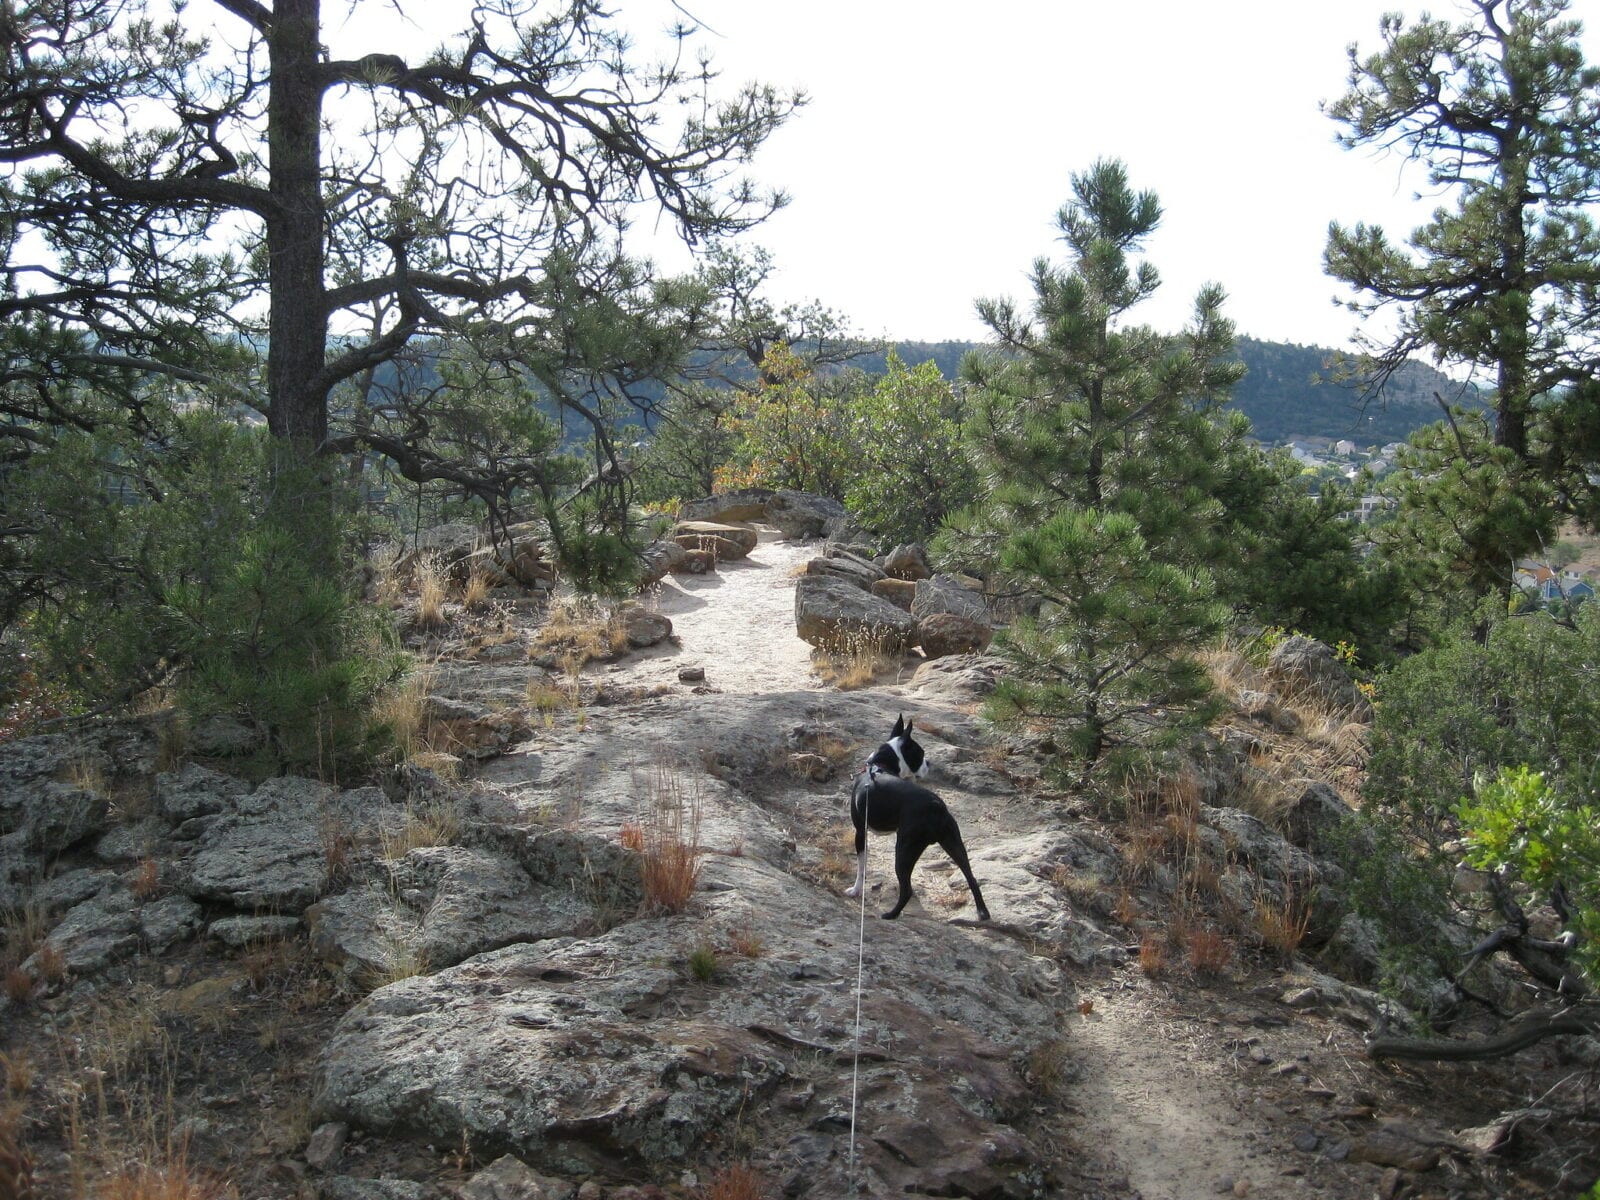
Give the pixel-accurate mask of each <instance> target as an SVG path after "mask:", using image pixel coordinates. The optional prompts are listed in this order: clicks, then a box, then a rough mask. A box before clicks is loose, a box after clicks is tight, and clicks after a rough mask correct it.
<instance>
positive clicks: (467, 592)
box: [461, 571, 492, 613]
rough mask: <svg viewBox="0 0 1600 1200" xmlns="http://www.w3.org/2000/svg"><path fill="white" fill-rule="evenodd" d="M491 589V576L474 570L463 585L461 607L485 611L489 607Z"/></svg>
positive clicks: (470, 610)
mask: <svg viewBox="0 0 1600 1200" xmlns="http://www.w3.org/2000/svg"><path fill="white" fill-rule="evenodd" d="M491 590H492V585H491V584H490V582H489V577H488V576H487V575H486V574H484V573H483V572H482V571H474V572H473V573H472V574H471V575H469V576H467V582H466V583H464V584H463V585H462V586H461V607H462V608H464V609H466V610H467V611H468V612H474V613H475V612H483V611H484V610H486V609H487V608H488V607H489V592H490V591H491Z"/></svg>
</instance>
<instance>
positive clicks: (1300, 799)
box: [1282, 782, 1355, 856]
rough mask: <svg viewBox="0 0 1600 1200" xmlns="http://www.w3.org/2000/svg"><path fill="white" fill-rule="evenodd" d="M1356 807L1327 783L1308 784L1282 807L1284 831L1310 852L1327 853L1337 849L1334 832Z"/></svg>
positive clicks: (1321, 854) (1322, 854)
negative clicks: (1346, 801)
mask: <svg viewBox="0 0 1600 1200" xmlns="http://www.w3.org/2000/svg"><path fill="white" fill-rule="evenodd" d="M1353 816H1355V810H1354V809H1353V808H1351V807H1350V806H1349V805H1348V804H1346V803H1345V801H1344V797H1342V796H1341V795H1339V793H1338V792H1336V791H1334V790H1333V789H1332V788H1331V787H1329V786H1328V785H1327V784H1326V783H1321V782H1315V783H1311V784H1309V785H1307V787H1306V789H1305V790H1304V791H1302V792H1301V793H1300V794H1299V795H1298V796H1297V797H1295V798H1294V799H1293V800H1292V801H1290V802H1289V804H1288V806H1287V807H1286V808H1285V809H1284V810H1283V814H1282V818H1283V832H1284V836H1286V837H1287V838H1288V839H1289V840H1290V841H1291V842H1293V843H1294V844H1295V845H1296V846H1299V847H1300V848H1301V849H1302V850H1307V851H1309V852H1311V853H1312V854H1315V855H1319V856H1326V855H1327V854H1330V853H1331V852H1333V851H1334V850H1335V849H1336V848H1337V840H1336V837H1337V833H1338V831H1339V830H1340V829H1341V828H1343V826H1344V824H1345V822H1347V821H1349V820H1350V818H1351V817H1353Z"/></svg>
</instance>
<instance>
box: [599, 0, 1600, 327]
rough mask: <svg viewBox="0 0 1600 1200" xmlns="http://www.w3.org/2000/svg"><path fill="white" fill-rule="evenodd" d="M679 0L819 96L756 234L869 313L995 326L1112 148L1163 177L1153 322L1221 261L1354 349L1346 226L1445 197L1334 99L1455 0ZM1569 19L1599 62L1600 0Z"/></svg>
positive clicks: (785, 269) (1185, 304)
mask: <svg viewBox="0 0 1600 1200" xmlns="http://www.w3.org/2000/svg"><path fill="white" fill-rule="evenodd" d="M680 3H681V4H682V6H683V8H684V9H686V10H687V11H688V12H690V13H692V14H694V15H695V16H696V17H698V18H699V19H700V20H701V21H702V22H703V23H704V24H705V26H706V27H707V28H708V30H714V31H715V34H714V35H712V34H710V33H708V34H707V41H708V44H709V45H710V46H711V47H712V48H713V50H714V52H715V56H716V59H717V61H718V62H719V63H720V64H721V65H722V67H723V68H724V70H725V72H726V75H727V78H728V79H729V80H743V79H748V78H759V79H762V80H766V81H770V82H773V83H779V84H787V85H799V86H802V87H804V88H805V89H806V90H807V91H808V92H809V93H810V95H811V97H812V101H811V104H810V105H809V106H808V107H807V108H806V109H804V110H802V111H801V112H800V113H799V114H798V115H797V116H796V117H795V118H794V119H793V121H792V122H791V123H790V124H789V125H788V126H786V127H785V128H784V129H782V130H781V131H780V132H779V133H778V134H777V135H776V136H775V137H774V138H773V139H772V141H771V142H770V143H769V144H768V145H767V147H765V148H764V150H763V152H762V154H761V157H760V159H759V160H758V164H757V165H758V174H759V175H760V176H761V177H762V178H763V179H765V180H770V181H772V182H774V183H778V184H781V185H782V186H783V187H784V188H785V189H786V190H788V191H789V192H790V193H791V195H792V196H793V201H792V203H791V205H790V206H789V208H788V209H786V210H785V211H783V212H781V213H779V214H778V215H777V216H776V217H775V218H773V220H772V221H771V222H770V224H769V225H767V226H765V227H764V228H763V229H761V230H759V231H757V233H756V235H755V237H756V240H758V241H759V242H760V243H761V244H763V245H765V246H766V247H767V248H768V249H770V250H771V251H772V252H773V254H774V256H775V258H776V260H777V264H778V266H779V268H780V270H781V275H780V276H779V277H778V279H777V280H776V285H777V290H778V291H779V292H781V293H782V294H783V295H784V296H785V298H791V299H808V298H811V297H816V298H819V299H821V300H823V301H824V302H825V303H827V304H830V305H832V306H833V307H835V308H838V309H840V310H842V311H844V312H845V313H847V314H848V315H849V316H850V317H851V318H852V319H853V320H854V322H855V324H856V327H857V329H858V330H859V331H861V332H863V333H867V334H874V335H877V334H883V335H888V336H890V337H897V338H906V339H913V338H914V339H921V340H939V339H945V338H974V339H976V338H980V337H981V336H983V332H984V331H983V328H982V326H981V324H980V322H979V321H978V320H977V318H976V317H975V316H974V315H973V301H974V299H975V298H977V297H980V296H997V295H1014V296H1018V297H1019V298H1021V297H1025V296H1026V295H1027V292H1028V287H1027V281H1026V278H1025V273H1026V271H1027V269H1028V267H1029V266H1030V265H1031V263H1032V262H1033V260H1034V258H1035V257H1037V256H1038V255H1040V254H1048V255H1051V256H1058V255H1059V252H1060V248H1061V247H1060V243H1059V242H1057V241H1055V229H1054V225H1053V218H1054V215H1055V213H1056V211H1057V210H1058V209H1059V208H1060V207H1061V205H1062V204H1063V203H1064V202H1065V201H1066V200H1067V199H1068V197H1069V195H1070V187H1069V176H1070V174H1071V173H1072V172H1074V171H1080V170H1082V169H1084V168H1085V167H1087V166H1088V165H1089V164H1090V163H1091V162H1093V161H1094V160H1095V159H1096V158H1097V157H1100V156H1114V157H1118V158H1121V159H1123V160H1124V161H1125V162H1126V163H1127V164H1128V169H1129V174H1130V178H1131V181H1132V182H1133V184H1134V186H1135V187H1138V188H1153V189H1154V190H1155V191H1156V192H1157V193H1158V194H1159V195H1160V197H1161V202H1162V205H1163V208H1164V210H1165V213H1166V216H1165V219H1164V220H1163V222H1162V227H1161V229H1160V231H1159V232H1158V233H1157V235H1156V236H1155V237H1154V238H1152V239H1151V241H1150V243H1149V246H1148V257H1149V259H1150V260H1151V261H1152V262H1153V263H1154V264H1155V265H1156V267H1157V268H1158V269H1159V270H1160V271H1161V274H1162V277H1163V280H1164V285H1163V287H1162V289H1161V292H1160V293H1158V294H1157V296H1156V297H1155V298H1154V299H1153V300H1152V301H1150V302H1149V303H1148V304H1147V305H1146V306H1145V308H1144V309H1143V310H1142V316H1143V319H1144V320H1146V321H1148V322H1149V323H1150V324H1153V325H1156V326H1158V327H1162V328H1173V329H1176V328H1178V327H1179V326H1181V325H1182V324H1183V322H1184V321H1185V320H1186V318H1187V315H1188V312H1189V309H1190V305H1191V302H1192V300H1193V297H1194V293H1195V291H1196V289H1197V288H1198V287H1199V286H1200V285H1201V284H1202V283H1204V282H1206V281H1210V280H1215V281H1217V282H1219V283H1221V284H1222V285H1223V286H1224V287H1225V288H1226V289H1227V291H1228V293H1229V296H1230V303H1229V306H1228V311H1229V313H1230V315H1231V316H1232V317H1233V319H1234V321H1235V323H1236V324H1237V326H1238V328H1239V331H1240V332H1241V333H1244V334H1249V335H1251V336H1254V337H1260V338H1268V339H1273V340H1281V341H1295V342H1303V343H1315V344H1319V345H1328V346H1342V345H1344V344H1345V343H1346V342H1347V340H1348V338H1349V336H1350V333H1351V331H1352V329H1353V328H1354V327H1355V324H1356V318H1355V317H1354V315H1353V314H1350V313H1348V312H1346V311H1344V310H1341V309H1338V308H1336V307H1335V306H1334V305H1333V303H1332V297H1333V295H1334V293H1335V291H1336V290H1337V289H1336V287H1335V285H1334V283H1333V282H1332V281H1331V280H1329V279H1328V278H1327V277H1326V276H1324V275H1323V273H1322V264H1321V255H1322V247H1323V242H1324V240H1325V235H1326V231H1327V226H1328V222H1329V220H1331V219H1335V218H1336V219H1339V220H1341V221H1345V222H1353V221H1356V220H1368V221H1379V222H1381V223H1383V224H1385V226H1386V227H1387V228H1389V229H1390V231H1391V232H1392V233H1397V234H1403V233H1408V232H1409V231H1410V230H1411V229H1412V228H1413V227H1414V226H1415V225H1417V224H1418V223H1419V222H1420V220H1421V219H1423V218H1425V216H1426V214H1427V212H1428V211H1431V209H1432V208H1433V207H1434V204H1435V201H1434V200H1433V199H1429V200H1428V201H1426V202H1425V203H1424V204H1421V205H1418V204H1417V203H1416V202H1414V200H1413V195H1414V193H1415V191H1416V189H1417V188H1418V187H1421V186H1422V185H1423V183H1424V182H1425V181H1424V180H1423V179H1422V178H1421V176H1420V174H1418V173H1416V172H1408V171H1405V170H1403V169H1402V164H1401V162H1400V161H1399V160H1398V159H1397V158H1394V157H1389V158H1381V157H1374V156H1373V155H1372V154H1370V153H1368V152H1359V151H1346V150H1341V149H1340V148H1339V147H1338V146H1336V145H1335V144H1334V141H1333V136H1334V132H1335V126H1334V123H1333V122H1332V121H1330V120H1329V119H1328V118H1327V117H1325V116H1323V115H1322V113H1321V112H1319V110H1318V102H1319V101H1321V100H1325V99H1326V100H1331V99H1334V98H1336V97H1337V96H1338V95H1340V94H1341V93H1342V91H1343V90H1344V83H1345V77H1346V69H1347V58H1346V47H1347V46H1348V45H1349V44H1350V43H1351V42H1352V41H1354V42H1357V43H1359V44H1360V46H1361V47H1362V49H1363V50H1364V51H1368V50H1375V49H1376V48H1377V47H1378V45H1379V39H1378V19H1379V16H1380V15H1381V14H1382V13H1383V12H1385V11H1391V10H1396V9H1398V10H1399V11H1402V12H1404V13H1405V14H1406V15H1407V16H1408V17H1415V16H1416V15H1418V13H1419V12H1420V11H1423V10H1425V9H1431V11H1433V12H1434V13H1435V14H1437V15H1440V16H1445V15H1451V16H1455V15H1458V14H1459V9H1458V7H1457V3H1456V0H1433V3H1431V4H1426V5H1424V4H1419V3H1415V2H1412V0H1217V2H1215V3H1209V4H1208V3H1199V2H1198V0H1122V2H1121V3H1107V2H1094V3H1089V2H1086V0H986V2H984V3H981V4H975V3H964V4H955V3H950V2H948V0H943V2H934V3H926V2H923V3H913V2H909V0H807V2H806V3H804V4H793V5H791V4H776V3H767V2H764V0H680ZM617 7H618V10H619V12H620V14H621V17H622V20H623V22H624V23H629V24H632V23H633V22H634V21H635V19H643V21H644V22H645V25H644V26H643V27H638V26H636V27H638V28H639V33H640V36H641V38H642V37H643V36H644V34H645V33H646V31H647V29H648V28H649V23H650V22H656V23H659V21H660V20H661V18H660V17H658V16H656V15H655V14H657V13H659V12H660V11H661V8H660V6H659V5H658V4H656V3H654V2H653V0H649V2H647V0H618V4H617ZM668 11H670V10H668ZM1572 13H1573V15H1575V16H1577V17H1579V18H1580V19H1582V20H1584V22H1585V25H1586V27H1587V28H1588V29H1589V30H1590V31H1591V32H1590V34H1589V36H1587V37H1586V39H1585V40H1586V42H1587V43H1588V45H1589V47H1590V55H1591V57H1594V56H1595V54H1596V52H1595V50H1594V46H1595V44H1596V41H1597V40H1600V39H1597V38H1596V37H1595V36H1594V34H1593V32H1592V31H1593V30H1594V29H1595V28H1596V27H1597V26H1600V0H1577V2H1576V3H1575V4H1574V5H1573V8H1572ZM647 14H649V15H648V16H647Z"/></svg>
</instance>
